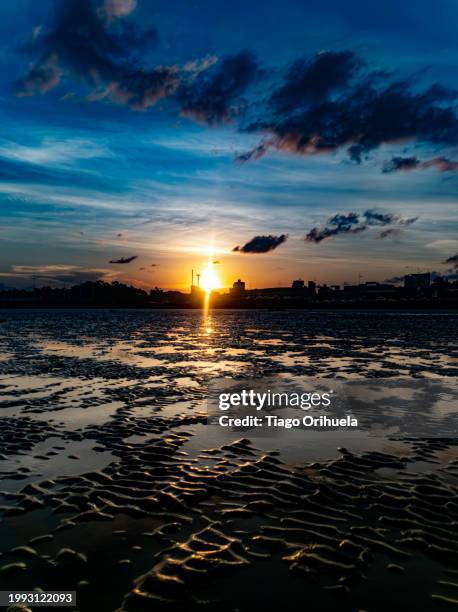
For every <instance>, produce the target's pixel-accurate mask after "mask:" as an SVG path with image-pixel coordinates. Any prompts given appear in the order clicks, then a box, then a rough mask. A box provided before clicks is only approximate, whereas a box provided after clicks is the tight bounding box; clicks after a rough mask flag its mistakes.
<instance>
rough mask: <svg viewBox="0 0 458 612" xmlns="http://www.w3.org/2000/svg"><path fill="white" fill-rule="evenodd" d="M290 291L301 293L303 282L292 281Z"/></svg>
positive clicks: (300, 280) (299, 280)
mask: <svg viewBox="0 0 458 612" xmlns="http://www.w3.org/2000/svg"><path fill="white" fill-rule="evenodd" d="M291 289H292V290H293V291H302V290H303V289H304V281H303V280H302V279H300V278H299V279H298V280H293V284H292V285H291Z"/></svg>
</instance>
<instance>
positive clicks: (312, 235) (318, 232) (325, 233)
mask: <svg viewBox="0 0 458 612" xmlns="http://www.w3.org/2000/svg"><path fill="white" fill-rule="evenodd" d="M365 229H366V226H365V225H359V226H357V227H352V226H351V225H345V224H341V225H336V226H335V227H323V228H322V229H320V228H318V227H314V228H312V229H311V230H310V232H309V233H308V234H307V235H306V236H305V241H306V242H315V243H319V242H321V241H322V240H326V238H332V237H333V236H338V235H339V234H360V233H361V232H364V230H365Z"/></svg>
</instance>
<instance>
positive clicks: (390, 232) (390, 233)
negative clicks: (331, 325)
mask: <svg viewBox="0 0 458 612" xmlns="http://www.w3.org/2000/svg"><path fill="white" fill-rule="evenodd" d="M401 233H402V231H401V230H400V229H399V228H398V227H391V228H389V229H386V230H383V231H382V232H380V234H378V236H376V238H377V239H378V240H383V239H384V238H389V237H392V238H393V237H395V236H400V235H401Z"/></svg>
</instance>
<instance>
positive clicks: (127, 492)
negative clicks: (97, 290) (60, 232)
mask: <svg viewBox="0 0 458 612" xmlns="http://www.w3.org/2000/svg"><path fill="white" fill-rule="evenodd" d="M457 331H458V325H457V316H456V315H455V314H454V313H449V312H447V313H445V312H444V313H423V312H422V313H406V312H402V313H389V312H381V313H374V312H329V311H327V312H322V311H320V312H309V311H304V312H301V311H299V312H265V311H237V312H235V311H227V312H224V311H218V312H214V313H210V314H209V315H208V316H207V317H204V316H203V315H202V313H201V312H199V311H108V310H105V311H100V310H99V311H97V310H94V311H45V310H43V311H2V317H1V322H0V435H1V438H2V448H1V449H0V504H1V513H2V516H3V522H2V523H0V548H1V552H3V553H4V559H2V561H1V562H0V566H1V567H4V566H5V565H7V566H9V565H11V564H12V565H13V566H14V564H15V563H17V562H18V561H21V562H24V563H25V564H26V569H19V568H17V567H16V568H14V567H13V568H12V569H7V570H5V572H2V569H1V567H0V583H1V584H0V586H1V588H10V587H17V588H33V587H35V586H40V587H42V588H48V589H57V588H60V586H62V585H64V588H69V587H70V586H72V588H77V590H78V592H79V599H80V603H79V605H78V609H79V610H93V609H96V607H97V609H99V610H115V609H117V608H120V609H121V608H122V609H123V610H124V609H125V610H127V609H131V610H142V609H149V608H148V607H146V608H145V606H146V603H145V601H154V609H163V607H164V608H167V606H169V607H168V608H167V609H170V606H172V608H171V609H189V610H191V609H194V608H196V609H197V608H199V607H200V605H199V603H198V602H199V601H201V600H202V599H205V600H210V601H213V599H214V603H213V604H209V605H208V606H209V607H208V606H207V609H210V610H213V609H214V610H226V609H227V610H232V609H234V608H238V609H240V610H245V609H250V611H253V610H257V609H259V610H260V609H266V606H268V605H269V604H270V603H271V602H272V601H274V599H275V597H274V594H273V592H272V591H271V590H269V588H267V585H265V584H264V586H263V587H261V583H263V581H262V580H261V578H262V577H263V576H265V575H270V574H271V573H273V574H276V575H279V576H282V581H283V588H284V592H285V593H295V594H296V595H297V596H302V597H306V598H307V600H308V601H310V602H311V605H312V608H313V602H320V603H319V605H320V609H323V610H328V609H329V610H334V609H336V605H337V604H336V602H337V601H338V602H339V603H338V605H339V607H340V608H341V609H342V610H349V611H350V610H351V611H354V610H356V609H359V608H361V609H365V608H367V609H370V610H372V611H373V610H384V609H386V608H387V607H390V606H391V607H392V608H395V609H397V608H396V605H399V604H400V603H402V604H403V605H404V607H405V608H406V609H407V608H409V607H410V608H409V609H417V610H433V609H435V606H438V605H440V604H443V605H444V604H445V605H447V602H446V600H445V599H444V598H447V597H453V596H455V597H456V594H455V595H453V593H452V594H451V593H450V592H449V591H450V588H451V587H449V586H446V585H444V582H447V576H448V574H447V572H448V571H449V569H450V567H449V559H451V560H452V563H451V565H453V559H455V557H453V555H454V554H457V553H456V552H453V551H452V549H453V550H454V543H455V539H456V540H458V534H456V524H455V523H454V522H453V520H452V518H451V517H452V516H454V515H455V516H456V485H457V476H458V455H457V452H456V451H457V446H456V438H455V435H456V432H452V431H451V430H450V431H449V432H448V433H449V435H448V436H447V435H445V433H447V430H445V429H444V431H445V433H444V434H443V435H441V437H439V439H437V438H436V439H415V438H412V439H410V438H407V439H403V438H402V436H397V437H396V436H393V435H392V434H393V429H392V428H391V429H390V427H388V426H386V427H380V428H379V429H378V430H377V431H376V432H375V434H374V432H359V433H355V434H353V433H342V432H321V433H320V434H316V433H313V432H303V431H298V432H289V433H288V434H282V435H278V434H277V433H276V432H272V433H271V434H269V435H264V436H261V437H259V436H255V435H254V434H253V433H252V432H250V431H242V432H240V431H224V432H222V431H216V430H215V429H214V428H210V427H208V426H207V425H206V424H205V423H206V398H207V389H208V385H209V384H210V383H211V382H212V381H213V380H214V379H215V378H217V377H230V378H232V377H236V378H245V377H246V378H249V377H251V376H256V377H258V378H259V377H264V376H266V377H267V376H269V377H272V376H279V377H282V378H284V379H290V380H296V381H300V380H302V379H303V378H304V377H315V378H319V379H324V380H329V381H330V382H331V381H333V380H335V381H352V382H353V383H358V382H366V381H368V382H371V381H372V383H373V384H372V387H371V388H370V389H369V390H366V396H365V403H364V406H365V407H366V409H367V412H368V413H371V411H372V413H373V415H374V418H375V417H377V416H378V415H377V410H378V408H377V407H378V406H380V389H383V387H384V381H385V382H386V384H388V381H394V380H395V379H396V380H397V379H403V380H404V381H406V382H405V384H404V383H402V384H401V385H398V386H397V389H396V393H397V394H398V395H399V397H401V398H402V400H403V401H404V402H405V404H402V402H401V404H400V405H401V406H402V405H403V406H404V407H405V409H406V410H407V406H408V405H409V404H408V402H410V405H413V406H415V405H416V403H415V402H416V396H415V388H416V387H415V385H416V383H415V380H416V379H418V382H419V384H420V382H422V384H423V383H424V382H425V381H429V384H432V385H436V386H435V387H434V389H437V390H438V391H437V397H436V400H435V402H434V408H433V410H431V411H427V412H424V414H423V416H422V413H421V406H420V404H419V405H418V410H419V415H420V417H421V418H424V419H425V420H427V421H428V420H429V421H431V422H432V423H433V424H434V425H435V424H437V423H441V424H442V426H443V424H444V423H445V424H446V425H447V424H450V423H451V420H450V419H451V417H453V416H454V411H455V408H453V406H454V405H455V404H454V403H453V401H452V400H455V399H456V390H457V385H456V380H457V379H456V375H457V373H458V363H457V357H456V353H454V350H455V343H454V341H455V339H456V337H457V335H458V334H457ZM369 391H370V393H369ZM371 402H372V403H371ZM377 402H378V403H377ZM451 406H452V408H451ZM399 410H402V408H399V407H398V412H399ZM390 416H392V415H390ZM398 416H399V415H398ZM452 434H453V435H452ZM240 438H243V440H242V441H240ZM338 447H345V449H344V450H340V451H339V450H337V448H338ZM400 500H402V503H401V501H400ZM453 500H455V501H453ZM317 504H318V505H317ZM400 504H401V505H400ZM437 504H440V506H441V508H442V512H441V514H440V515H439V516H438V517H434V516H433V514H434V509H435V508H437ZM401 508H402V511H401ZM294 517H296V519H297V521H296V522H294V520H293V521H291V518H294ZM296 519H295V520H296ZM399 519H402V520H401V521H399ZM396 521H398V522H396ZM402 521H404V523H403V522H402ZM311 523H316V525H317V526H315V527H313V528H311V527H310V524H311ZM170 524H173V526H167V525H170ZM319 525H321V527H319ZM298 526H299V527H300V528H299V529H298ZM119 531H122V532H123V533H118V532H119ZM443 532H444V533H443ZM445 533H447V534H448V536H449V537H448V538H446V537H445ZM37 535H38V536H39V535H46V536H47V539H44V540H42V541H40V542H39V543H34V542H32V543H31V544H30V546H32V547H33V548H34V549H35V550H36V555H32V556H31V554H30V553H25V552H14V551H13V552H12V549H14V547H15V546H20V545H24V544H27V543H28V541H29V539H31V538H32V539H33V537H34V536H37ZM48 536H49V537H48ZM364 538H366V539H364ZM422 538H426V540H427V541H430V542H432V541H434V542H435V546H436V548H432V549H431V548H429V549H428V544H427V543H426V544H422V543H421V542H422ZM428 538H429V540H428ZM343 540H351V542H352V545H351V546H350V545H345V546H344V548H345V549H346V547H348V552H347V551H346V552H345V554H343V553H342V552H341V548H342V546H341V545H340V544H339V542H341V541H343ZM412 540H415V541H412ZM388 545H393V546H394V547H395V549H396V550H397V552H396V551H393V550H391V549H390V548H389V547H388ZM313 546H315V547H316V551H317V555H315V554H312V548H310V547H313ZM65 547H71V548H72V549H75V555H76V553H79V552H81V553H83V554H84V555H86V557H87V560H86V561H84V562H83V561H81V559H79V558H78V557H77V556H73V557H72V556H71V555H70V556H68V555H67V557H68V558H66V560H65V563H64V562H63V561H62V556H61V557H59V554H58V553H59V551H60V550H61V549H62V548H65ZM352 547H353V548H352ZM364 549H366V550H367V551H368V552H367V555H369V554H370V555H371V560H369V557H368V556H367V558H366V554H365V553H364V554H363V553H362V551H363V550H364ZM439 549H440V550H439ZM449 549H450V550H449ZM352 551H353V552H352ZM355 551H358V555H363V557H364V559H363V560H360V561H358V560H356V561H355V557H354V554H353V553H355ZM355 554H356V553H355ZM24 555H25V558H24ZM154 555H156V557H154ZM64 556H65V555H64ZM293 557H294V559H293ZM171 559H173V563H171ZM268 559H270V560H269V561H268ZM390 563H394V564H401V565H402V566H403V573H401V571H400V570H396V569H395V570H393V571H391V570H390V569H388V570H387V567H388V565H389V564H390ZM336 564H337V565H336ZM339 564H343V565H339ZM347 566H348V567H347ZM197 569H199V571H202V576H205V584H200V583H199V581H197V582H195V581H194V580H193V576H194V574H193V572H195V571H197ZM426 570H427V571H428V572H429V574H428V576H429V577H428V578H425V575H426V573H427V572H426ZM315 572H317V575H315ZM396 572H398V573H396ZM380 573H382V575H383V576H384V578H383V584H384V585H385V586H384V587H383V588H382V586H381V584H380V585H379V586H377V585H378V584H379V583H378V582H377V580H378V579H377V576H380V575H381V574H380ZM164 574H165V575H166V576H171V577H172V578H171V579H173V580H174V579H175V578H176V577H178V578H179V579H180V580H181V581H182V583H183V585H184V587H181V586H180V587H178V586H175V587H174V588H172V590H171V591H170V587H168V586H167V580H166V579H165V578H164ZM142 575H145V576H146V577H143V578H139V577H140V576H142ZM173 577H174V578H173ZM420 577H421V578H422V583H421V585H422V586H421V588H417V586H416V585H417V583H418V580H419V579H420ZM137 578H138V585H139V588H140V591H142V592H144V593H147V594H149V596H152V597H153V600H145V599H144V598H142V597H141V596H139V595H138V593H136V592H131V588H132V581H133V580H136V579H137ZM253 579H254V580H255V582H256V581H257V583H259V585H258V586H256V585H254V584H253V582H252V581H253ZM81 581H83V582H86V581H87V582H89V584H88V585H86V584H79V586H78V583H80V582H81ZM449 581H450V578H449ZM455 581H456V580H455ZM452 582H453V580H452ZM347 583H348V584H350V583H351V584H352V585H353V583H355V584H356V585H357V586H355V587H354V586H352V587H351V588H349V587H348V592H347ZM174 584H175V585H176V584H177V583H176V582H174ZM368 584H372V587H373V588H372V590H371V589H368ZM5 585H6V586H5ZM248 585H251V586H249V587H248ZM387 585H388V586H389V587H390V588H387ZM247 589H248V590H249V591H250V593H251V594H250V595H247ZM266 589H267V590H266ZM400 589H402V591H403V593H404V595H402V596H400V595H399V590H400ZM274 590H275V589H274ZM242 591H243V592H244V593H245V596H244V598H243V597H241V596H240V592H242ZM237 593H238V594H239V595H237ZM344 594H345V597H346V599H344V600H342V599H341V597H342V596H343V595H344ZM432 595H435V596H436V597H434V598H432ZM272 598H273V599H272ZM169 599H171V600H172V603H170V602H169V603H168V604H167V600H169ZM277 603H278V605H281V606H283V608H284V609H290V608H291V609H294V605H293V603H291V606H290V608H288V606H289V604H288V605H286V604H285V602H284V601H283V600H282V598H281V597H280V598H279V600H278V602H277ZM148 605H149V604H148ZM285 605H286V607H285ZM406 606H407V607H406Z"/></svg>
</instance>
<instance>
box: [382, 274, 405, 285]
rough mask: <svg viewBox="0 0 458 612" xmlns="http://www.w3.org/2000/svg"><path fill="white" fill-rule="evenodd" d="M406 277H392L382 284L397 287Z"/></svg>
mask: <svg viewBox="0 0 458 612" xmlns="http://www.w3.org/2000/svg"><path fill="white" fill-rule="evenodd" d="M405 277H406V275H404V276H393V277H392V278H386V279H385V280H384V281H383V282H384V283H389V284H392V285H399V284H400V283H403V282H404V279H405Z"/></svg>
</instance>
